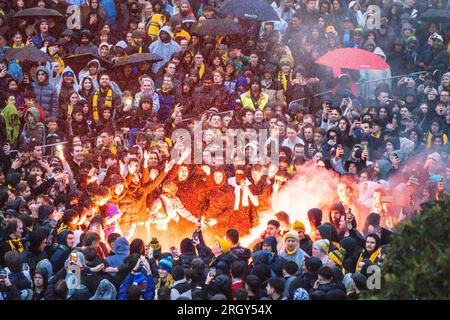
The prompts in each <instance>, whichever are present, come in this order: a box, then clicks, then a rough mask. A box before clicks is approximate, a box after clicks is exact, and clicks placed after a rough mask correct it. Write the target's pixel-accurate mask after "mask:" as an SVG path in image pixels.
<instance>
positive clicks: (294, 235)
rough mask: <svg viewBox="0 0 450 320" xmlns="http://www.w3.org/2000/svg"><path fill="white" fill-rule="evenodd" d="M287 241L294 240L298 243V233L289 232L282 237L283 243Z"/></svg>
mask: <svg viewBox="0 0 450 320" xmlns="http://www.w3.org/2000/svg"><path fill="white" fill-rule="evenodd" d="M287 239H294V240H297V241H300V239H299V237H298V232H296V231H293V230H292V231H289V232H287V233H286V234H285V235H284V236H283V241H284V242H286V240H287Z"/></svg>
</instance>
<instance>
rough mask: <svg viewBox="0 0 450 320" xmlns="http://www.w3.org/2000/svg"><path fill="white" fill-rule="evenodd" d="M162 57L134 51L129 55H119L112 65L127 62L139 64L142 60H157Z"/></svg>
mask: <svg viewBox="0 0 450 320" xmlns="http://www.w3.org/2000/svg"><path fill="white" fill-rule="evenodd" d="M161 60H163V58H162V57H161V56H159V55H157V54H153V53H135V54H132V55H130V56H124V57H120V58H118V59H117V60H116V63H114V67H122V66H126V65H128V64H139V63H142V62H158V61H161Z"/></svg>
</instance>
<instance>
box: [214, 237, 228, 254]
mask: <svg viewBox="0 0 450 320" xmlns="http://www.w3.org/2000/svg"><path fill="white" fill-rule="evenodd" d="M216 241H217V242H218V243H219V246H220V249H222V252H223V253H228V252H230V250H231V244H230V241H228V240H225V239H222V238H220V237H219V236H216Z"/></svg>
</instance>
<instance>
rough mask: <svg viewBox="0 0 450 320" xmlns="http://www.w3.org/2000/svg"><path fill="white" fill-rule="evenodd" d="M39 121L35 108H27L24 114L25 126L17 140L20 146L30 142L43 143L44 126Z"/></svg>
mask: <svg viewBox="0 0 450 320" xmlns="http://www.w3.org/2000/svg"><path fill="white" fill-rule="evenodd" d="M39 119H40V114H39V110H38V109H37V108H35V107H32V108H28V110H27V111H26V113H25V125H24V127H23V130H22V133H21V135H20V138H19V143H20V144H22V143H30V142H35V143H37V144H44V143H45V126H44V124H43V123H42V122H40V121H39Z"/></svg>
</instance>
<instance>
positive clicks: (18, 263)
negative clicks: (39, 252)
mask: <svg viewBox="0 0 450 320" xmlns="http://www.w3.org/2000/svg"><path fill="white" fill-rule="evenodd" d="M4 258H5V265H6V266H7V267H8V268H9V270H10V271H11V273H18V272H21V271H22V265H23V263H22V260H21V259H20V256H19V254H18V253H17V251H8V252H7V253H5V257H4Z"/></svg>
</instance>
